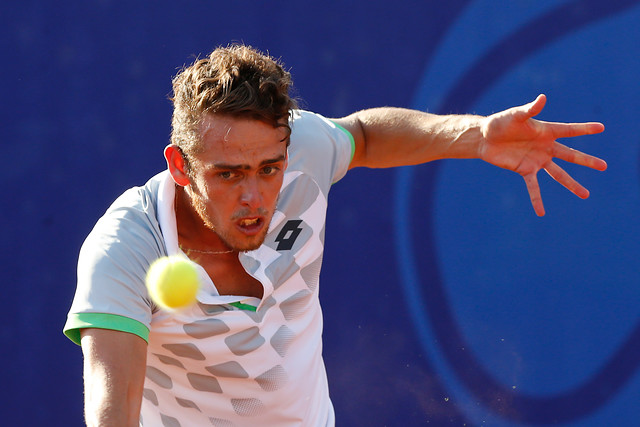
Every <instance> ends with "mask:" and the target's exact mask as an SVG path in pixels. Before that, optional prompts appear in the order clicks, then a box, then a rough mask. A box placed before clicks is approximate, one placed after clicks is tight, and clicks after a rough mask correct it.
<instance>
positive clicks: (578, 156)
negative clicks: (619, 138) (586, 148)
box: [553, 142, 607, 171]
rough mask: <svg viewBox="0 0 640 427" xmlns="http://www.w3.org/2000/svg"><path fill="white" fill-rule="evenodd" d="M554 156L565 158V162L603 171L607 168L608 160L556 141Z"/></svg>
mask: <svg viewBox="0 0 640 427" xmlns="http://www.w3.org/2000/svg"><path fill="white" fill-rule="evenodd" d="M553 157H557V158H558V159H561V160H564V161H565V162H570V163H574V164H576V165H580V166H586V167H588V168H591V169H596V170H599V171H603V170H606V169H607V162H605V161H604V160H602V159H600V158H598V157H595V156H591V155H589V154H586V153H583V152H582V151H578V150H574V149H573V148H569V147H567V146H566V145H562V144H560V143H559V142H556V143H555V144H554V147H553Z"/></svg>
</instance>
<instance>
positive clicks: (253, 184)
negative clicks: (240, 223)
mask: <svg viewBox="0 0 640 427" xmlns="http://www.w3.org/2000/svg"><path fill="white" fill-rule="evenodd" d="M240 191H241V193H240V203H241V204H243V205H244V206H247V207H249V208H252V209H255V208H259V207H260V206H261V205H262V194H261V191H260V186H259V184H258V180H257V179H255V178H253V177H251V178H247V179H245V180H244V181H243V183H242V188H241V190H240Z"/></svg>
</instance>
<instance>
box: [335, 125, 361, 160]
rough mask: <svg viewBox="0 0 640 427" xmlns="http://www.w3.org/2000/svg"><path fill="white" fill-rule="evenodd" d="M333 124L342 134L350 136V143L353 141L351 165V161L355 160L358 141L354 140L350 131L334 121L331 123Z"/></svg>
mask: <svg viewBox="0 0 640 427" xmlns="http://www.w3.org/2000/svg"><path fill="white" fill-rule="evenodd" d="M331 123H333V124H334V125H336V127H337V128H338V129H340V130H341V131H342V132H344V133H346V134H347V135H348V136H349V141H351V159H350V160H349V163H351V160H353V156H354V155H355V154H356V141H355V139H353V135H351V132H349V131H348V130H346V129H345V128H343V127H342V126H340V125H339V124H338V123H336V122H334V121H333V120H332V121H331Z"/></svg>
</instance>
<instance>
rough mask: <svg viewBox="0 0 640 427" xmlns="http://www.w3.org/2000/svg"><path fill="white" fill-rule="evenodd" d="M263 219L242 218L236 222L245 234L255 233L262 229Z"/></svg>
mask: <svg viewBox="0 0 640 427" xmlns="http://www.w3.org/2000/svg"><path fill="white" fill-rule="evenodd" d="M263 222H264V221H263V219H262V218H261V217H256V218H242V219H241V220H239V221H238V226H239V227H240V228H241V229H242V231H244V232H245V233H250V234H251V233H255V232H257V231H259V230H260V229H261V228H262V224H263Z"/></svg>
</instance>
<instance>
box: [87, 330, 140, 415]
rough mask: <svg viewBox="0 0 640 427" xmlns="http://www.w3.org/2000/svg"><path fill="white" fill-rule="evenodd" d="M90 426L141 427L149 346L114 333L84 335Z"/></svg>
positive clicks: (132, 337)
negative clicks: (141, 409)
mask: <svg viewBox="0 0 640 427" xmlns="http://www.w3.org/2000/svg"><path fill="white" fill-rule="evenodd" d="M81 336H82V338H81V345H82V352H83V354H84V382H85V417H86V421H87V425H89V426H91V425H100V426H105V425H106V426H138V424H139V417H140V405H141V402H142V389H143V385H144V378H145V371H146V357H147V343H146V342H145V341H144V340H143V339H142V338H140V337H139V336H137V335H133V334H130V333H127V332H120V331H115V330H110V329H97V328H88V329H83V330H82V331H81Z"/></svg>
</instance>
